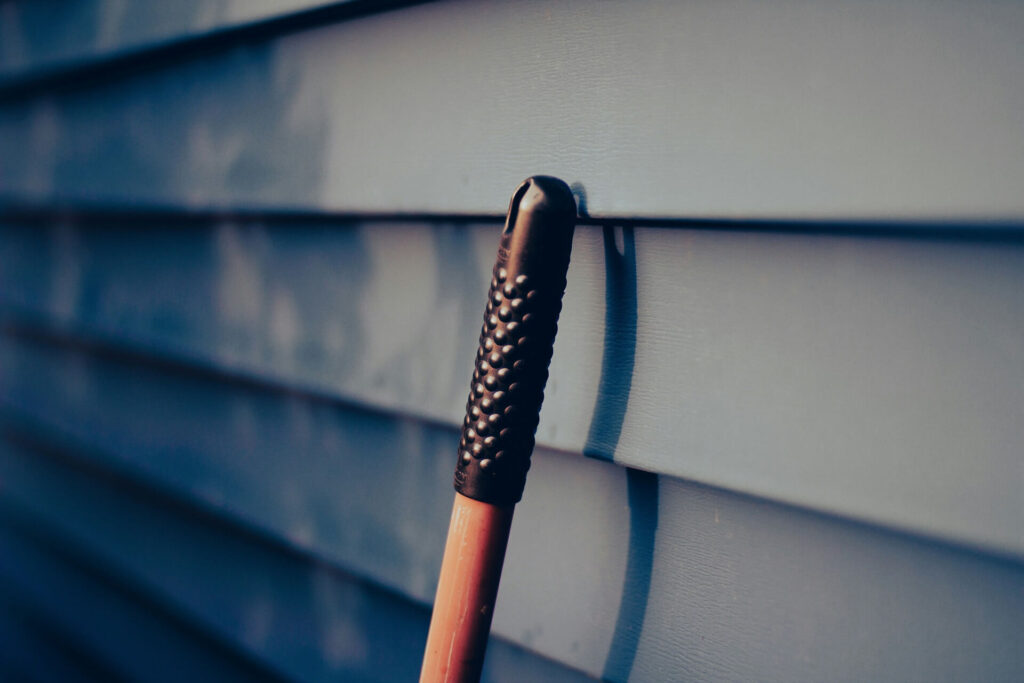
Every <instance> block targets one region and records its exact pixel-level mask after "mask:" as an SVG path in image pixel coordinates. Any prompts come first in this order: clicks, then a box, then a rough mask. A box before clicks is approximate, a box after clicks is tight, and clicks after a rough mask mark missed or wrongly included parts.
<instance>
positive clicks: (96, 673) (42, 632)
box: [0, 522, 124, 683]
mask: <svg viewBox="0 0 1024 683" xmlns="http://www.w3.org/2000/svg"><path fill="white" fill-rule="evenodd" d="M0 523H2V522H0ZM0 678H3V680H10V681H26V682H27V683H120V681H123V680H124V679H123V678H121V677H120V676H119V675H118V674H117V673H115V672H114V671H113V670H111V669H109V668H108V667H106V666H105V665H104V664H103V663H102V662H100V661H98V660H97V659H96V658H95V657H94V656H93V655H92V653H89V652H84V651H82V649H81V647H80V646H79V645H78V644H77V643H75V642H72V641H71V640H69V639H68V637H67V635H66V634H63V633H61V632H60V631H59V630H58V629H57V628H55V627H54V625H53V624H52V623H50V622H47V621H46V620H45V619H42V618H41V617H40V615H39V613H38V610H36V609H35V608H34V607H32V606H30V605H27V604H26V603H25V601H24V599H23V598H19V597H18V596H16V595H14V594H13V593H11V589H10V587H9V586H6V585H5V586H3V587H0Z"/></svg>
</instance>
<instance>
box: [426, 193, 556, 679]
mask: <svg viewBox="0 0 1024 683" xmlns="http://www.w3.org/2000/svg"><path fill="white" fill-rule="evenodd" d="M575 222H576V202H575V200H574V198H573V196H572V191H571V190H570V189H569V187H568V186H567V185H566V184H565V183H564V182H562V181H561V180H558V179H557V178H551V177H547V176H534V177H532V178H528V179H527V180H525V181H524V182H523V183H522V184H521V185H520V186H519V188H518V189H517V190H516V192H515V194H514V195H513V196H512V202H511V204H510V205H509V212H508V218H507V219H506V221H505V227H504V229H503V230H502V233H501V241H500V243H499V246H498V258H497V261H496V263H495V265H494V271H493V277H492V279H491V286H490V290H489V291H488V295H487V307H486V310H485V311H484V325H483V329H482V330H481V332H480V347H479V349H478V350H477V354H476V360H475V367H474V370H473V381H472V384H471V385H470V392H469V400H468V402H467V404H466V419H465V421H464V422H463V425H462V437H461V439H460V441H459V455H458V460H457V462H456V466H455V490H456V494H455V505H454V507H453V509H452V519H451V526H450V527H449V529H448V540H447V543H446V545H445V554H444V559H443V560H442V563H441V576H440V579H439V580H438V588H437V597H436V599H435V602H434V612H433V616H432V618H431V623H430V632H429V634H428V636H427V649H426V653H425V655H424V658H423V669H422V672H421V674H420V681H421V683H434V682H436V681H446V682H447V681H477V680H479V678H480V671H481V669H482V667H483V658H484V651H485V649H486V646H487V635H488V633H489V631H490V626H491V617H492V615H493V614H494V600H495V597H496V595H497V592H498V581H499V579H500V577H501V566H502V563H503V561H504V557H505V547H506V544H507V542H508V533H509V528H510V527H511V524H512V511H513V509H514V507H515V504H516V503H518V502H519V500H520V499H521V498H522V495H523V487H524V486H525V484H526V473H527V471H528V470H529V469H530V455H531V454H532V453H533V446H534V435H535V433H536V431H537V424H538V422H539V419H540V407H541V403H542V402H543V400H544V385H545V383H546V382H547V378H548V365H549V363H550V362H551V354H552V350H553V346H554V341H555V332H556V331H557V323H558V314H559V313H560V311H561V309H562V295H563V293H564V292H565V284H566V280H565V276H566V272H567V271H568V268H569V254H570V251H571V249H572V234H573V228H574V226H575Z"/></svg>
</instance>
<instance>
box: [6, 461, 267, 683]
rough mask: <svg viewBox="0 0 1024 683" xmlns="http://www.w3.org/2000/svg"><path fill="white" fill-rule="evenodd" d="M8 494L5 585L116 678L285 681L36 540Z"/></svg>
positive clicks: (135, 679)
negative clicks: (15, 514)
mask: <svg viewBox="0 0 1024 683" xmlns="http://www.w3.org/2000/svg"><path fill="white" fill-rule="evenodd" d="M4 448H5V449H6V446H4ZM9 469H10V468H9V467H5V470H6V471H9ZM15 481H16V480H15ZM7 498H8V496H7V495H6V491H5V494H4V496H3V502H2V503H0V504H2V505H4V510H3V515H2V517H0V520H2V521H0V558H2V559H0V577H2V579H3V582H4V586H5V590H10V591H12V592H14V593H16V594H17V595H18V596H19V597H20V599H21V600H22V601H23V603H24V604H26V606H28V607H29V608H30V609H32V610H33V611H34V613H35V614H37V615H39V617H40V618H42V619H45V620H49V621H51V622H53V623H55V624H56V625H57V628H58V629H59V630H60V631H62V632H63V633H65V634H67V635H68V637H70V638H73V639H74V640H75V641H76V642H77V643H78V644H79V646H80V647H81V648H82V649H85V650H87V651H88V652H90V653H91V655H92V656H93V657H95V658H96V659H98V660H99V661H101V662H103V664H104V666H105V667H106V668H107V669H108V670H110V671H112V672H113V673H114V677H113V680H115V681H116V680H125V681H128V680H131V681H168V682H170V681H181V680H186V679H187V680H198V679H201V678H204V677H205V678H210V679H216V680H223V681H280V680H283V679H282V678H280V677H279V676H276V675H273V674H272V673H271V672H269V671H266V670H264V669H262V668H261V667H259V666H256V665H254V663H253V662H249V661H246V660H245V659H244V658H242V657H240V656H239V654H238V653H236V652H233V651H231V650H230V649H226V648H224V646H223V645H222V644H221V643H218V642H216V641H215V640H211V639H209V638H207V637H204V635H205V634H203V633H202V632H197V631H196V630H194V629H192V628H189V625H187V624H184V623H182V621H181V620H180V619H174V618H169V617H168V615H166V614H163V613H162V612H161V610H159V609H156V608H155V606H154V605H153V604H152V603H148V601H146V600H145V599H144V598H142V596H140V595H138V594H135V593H132V592H129V591H125V590H124V589H123V588H122V587H120V586H118V585H117V582H116V581H110V580H104V578H103V577H100V576H97V575H96V574H95V572H90V571H82V569H81V568H79V567H75V566H74V565H73V564H72V563H69V562H68V558H67V557H66V556H65V557H61V556H59V555H55V554H54V553H53V552H52V551H48V550H47V549H46V548H45V547H40V546H39V545H38V544H36V543H33V542H32V541H31V540H29V539H28V538H26V534H25V530H24V529H23V528H22V529H19V528H18V526H17V525H12V521H13V520H12V515H11V512H12V511H11V510H10V509H9V507H8V505H9V504H8V503H7V500H6V499H7ZM48 503H49V504H51V505H58V504H59V503H55V502H53V501H52V500H51V501H48ZM28 524H29V525H31V522H29V523H28ZM21 526H24V524H22V525H21ZM30 528H31V527H30ZM128 643H130V646H129V647H126V644H128Z"/></svg>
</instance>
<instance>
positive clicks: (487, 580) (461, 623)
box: [420, 493, 514, 683]
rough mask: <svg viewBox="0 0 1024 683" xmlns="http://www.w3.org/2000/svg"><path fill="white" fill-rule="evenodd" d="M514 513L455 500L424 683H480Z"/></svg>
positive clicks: (422, 676)
mask: <svg viewBox="0 0 1024 683" xmlns="http://www.w3.org/2000/svg"><path fill="white" fill-rule="evenodd" d="M513 509H514V508H513V507H512V506H511V505H510V506H505V507H499V506H497V505H491V504H490V503H481V502H480V501H478V500H473V499H472V498H467V497H466V496H464V495H462V494H461V493H456V494H455V504H454V506H453V507H452V521H451V524H450V525H449V527H448V541H447V543H446V544H445V549H444V560H443V561H442V563H441V577H440V579H439V580H438V584H437V598H436V600H435V604H436V605H439V606H442V605H443V606H444V608H443V609H436V610H435V613H434V618H433V619H432V620H431V622H430V633H429V634H428V635H427V650H426V654H425V655H424V657H423V671H422V673H421V674H420V681H421V682H422V683H437V682H440V681H444V682H445V683H448V682H454V681H459V682H461V681H476V680H479V678H480V671H481V669H482V668H483V665H484V652H485V651H486V648H487V637H488V634H489V633H490V629H491V617H492V616H493V615H494V600H495V598H496V597H497V595H498V581H499V579H500V578H501V565H502V563H503V562H504V560H505V546H506V545H507V543H508V534H509V529H510V528H511V526H512V511H513Z"/></svg>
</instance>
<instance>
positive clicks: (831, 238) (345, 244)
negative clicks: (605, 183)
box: [0, 221, 1024, 556]
mask: <svg viewBox="0 0 1024 683" xmlns="http://www.w3.org/2000/svg"><path fill="white" fill-rule="evenodd" d="M496 231H497V227H496V226H494V225H490V226H489V225H469V224H460V225H445V224H428V223H386V222H385V223H374V222H367V223H346V222H340V223H332V224H324V225H310V224H292V223H287V222H285V223H280V224H251V223H236V222H230V221H229V222H224V223H221V224H216V225H213V226H210V227H208V228H204V227H200V228H190V229H183V228H182V226H181V225H176V224H174V222H173V221H169V222H166V223H159V222H155V223H145V224H139V225H118V226H103V225H100V226H92V227H85V228H83V227H75V226H74V225H71V224H64V225H59V226H56V227H52V228H40V227H17V226H14V225H10V224H8V225H7V227H6V229H4V230H3V231H0V254H2V263H3V267H2V268H0V311H3V312H6V315H8V316H15V318H16V319H19V320H22V323H18V324H19V325H21V324H24V321H26V320H27V321H31V322H32V324H33V325H42V326H43V328H44V329H45V328H50V329H54V328H58V329H67V330H69V331H72V332H75V333H76V334H79V335H83V336H84V338H85V339H89V338H92V339H96V340H99V341H100V342H101V343H104V344H106V343H109V344H113V345H114V346H116V347H118V348H124V349H134V350H136V351H138V352H141V353H144V354H152V355H155V356H157V357H163V358H168V359H181V360H184V361H187V362H188V363H195V364H197V365H198V366H201V367H205V368H210V369H215V370H217V371H219V372H226V373H228V374H230V375H232V376H235V377H242V378H251V379H253V380H256V381H261V382H268V383H270V384H275V385H279V386H283V387H286V388H289V389H293V390H298V391H302V392H307V393H310V394H314V395H319V396H323V397H326V398H332V399H341V400H344V401H347V402H349V403H351V404H354V405H366V406H372V407H375V408H379V409H383V410H386V411H390V412H393V413H398V414H402V415H409V416H412V417H416V418H423V419H426V420H427V421H428V422H432V423H436V424H439V425H449V426H451V427H454V426H456V425H458V424H459V421H460V420H461V419H462V414H463V413H462V411H463V410H464V408H463V405H464V401H465V394H466V390H467V386H468V379H469V374H470V369H471V368H470V365H469V363H470V362H471V358H472V356H473V352H474V350H475V343H476V336H477V331H478V327H479V324H480V317H479V316H480V311H481V309H482V301H483V294H484V292H485V291H486V287H487V277H488V273H489V269H490V265H491V263H492V259H493V250H494V243H495V237H496ZM613 232H614V231H605V232H604V233H603V232H602V231H601V230H600V229H595V228H580V229H579V230H578V231H577V236H576V240H575V245H574V256H573V264H572V266H571V269H570V273H569V285H568V290H567V293H566V302H565V308H564V313H563V316H562V321H561V329H560V333H559V338H558V341H557V343H556V346H555V355H554V360H553V362H552V367H551V380H550V383H549V386H548V390H547V392H546V395H547V400H546V403H545V407H544V411H543V413H542V420H541V425H540V429H539V432H538V439H539V441H540V443H542V444H543V445H545V446H546V447H548V448H552V449H556V450H563V451H568V452H573V453H581V452H584V453H587V454H588V455H591V456H595V457H599V458H605V459H612V458H614V460H615V461H616V462H618V463H620V464H624V465H629V466H634V467H640V468H642V469H645V470H650V471H656V472H661V473H667V474H671V475H673V476H678V477H683V478H687V479H691V480H696V481H699V482H704V483H708V484H713V485H716V486H721V487H725V488H729V489H732V490H737V491H742V492H746V493H750V494H754V495H758V496H762V497H766V498H770V499H773V500H779V501H784V502H788V503H794V504H799V505H803V506H808V507H811V508H815V509H819V510H824V511H828V512H832V513H835V514H841V515H844V516H849V517H853V518H856V519H860V520H868V521H872V522H876V523H881V524H886V525H891V526H896V527H899V528H903V529H908V530H913V531H915V532H918V533H926V534H930V535H935V536H938V537H941V538H944V539H950V540H955V541H957V542H961V543H967V544H970V545H976V546H981V547H986V548H989V549H990V550H995V551H997V552H1001V553H1010V554H1014V555H1017V556H1020V555H1021V554H1022V552H1024V532H1022V528H1024V526H1022V524H1021V510H1022V509H1024V492H1022V489H1021V487H1020V486H1018V485H1017V483H1016V482H1018V481H1019V458H1018V454H1019V444H1020V443H1022V442H1024V426H1022V425H1024V419H1022V417H1024V416H1022V414H1021V406H1022V405H1024V389H1022V387H1024V376H1022V372H1024V370H1022V369H1024V345H1022V344H1021V343H1020V340H1021V339H1022V338H1024V330H1022V324H1024V323H1022V321H1024V303H1022V302H1021V299H1020V297H1018V296H1016V294H1015V293H1016V292H1018V291H1021V287H1024V281H1022V280H1024V245H1022V244H1021V243H1020V242H1019V241H1016V240H1014V239H1008V240H1002V241H999V240H986V241H971V240H965V239H959V238H957V239H951V238H944V237H940V236H934V235H933V236H928V235H919V236H917V237H915V238H913V239H910V238H905V237H880V236H877V235H876V236H864V235H862V236H857V235H827V234H797V233H791V234H787V233H765V232H756V231H741V230H737V231H706V230H705V231H702V230H689V229H672V230H667V229H658V228H637V229H635V230H633V231H631V232H628V233H626V235H627V237H629V241H628V249H627V248H626V246H622V247H621V248H622V249H624V250H625V251H626V253H627V254H628V257H627V256H623V255H621V254H620V252H619V251H618V249H619V247H615V246H614V244H613V242H614V239H619V240H620V241H621V240H622V239H624V238H623V236H622V235H621V234H620V235H619V237H618V238H616V237H615V235H614V234H613ZM630 236H631V237H630ZM634 262H635V263H634ZM633 268H635V278H636V281H635V284H634V283H633V282H632V278H631V277H627V275H626V274H627V273H632V272H634V271H633V270H632V269H633ZM607 273H612V276H611V279H609V278H608V277H607V276H606V274H607ZM633 287H635V290H633ZM630 301H633V302H635V303H634V304H633V306H632V307H631V305H630V303H629V302H630ZM608 302H612V303H611V307H610V308H609V303H608ZM28 343H30V342H28V341H24V342H19V344H18V345H16V348H15V350H13V351H11V353H16V354H26V353H31V354H37V356H38V359H37V360H34V361H31V362H32V363H35V364H38V365H39V368H40V369H39V370H38V372H40V373H43V376H48V377H50V378H51V379H50V381H51V382H52V383H53V385H54V387H57V388H56V390H55V391H56V392H57V394H56V395H60V394H61V393H66V390H65V388H64V387H63V386H62V385H63V384H64V383H65V380H64V379H62V377H61V375H60V374H59V372H57V371H56V370H55V369H53V368H48V367H47V365H46V364H47V363H48V362H49V361H47V360H46V358H47V356H46V354H45V353H44V352H43V351H31V352H29V351H28V350H26V349H23V348H22V347H23V346H24V345H25V344H28ZM634 345H635V349H634V348H633V346H634ZM39 354H42V355H39ZM13 357H20V355H17V356H12V358H13ZM24 362H26V363H28V362H30V361H28V360H26V361H24ZM11 363H13V361H8V365H10V364H11ZM14 365H15V367H16V366H17V363H14ZM423 368H430V372H424V371H423ZM24 377H25V379H24V386H25V387H31V386H34V384H33V382H34V376H33V375H31V374H28V375H25V376H24ZM602 382H604V384H602ZM7 384H8V386H9V389H10V391H15V392H17V391H21V389H18V388H17V384H12V383H11V381H8V383H7ZM26 390H28V389H26ZM12 396H16V394H14V395H12ZM48 397H49V394H43V399H45V400H50V399H49V398H48ZM12 400H13V399H12ZM19 400H20V399H19ZM41 400H42V399H41ZM44 405H45V404H44ZM125 409H126V410H129V411H130V410H132V409H133V408H132V406H130V405H129V406H126V408H125ZM186 424H187V420H186V421H185V422H183V423H182V425H186ZM182 428H183V429H186V427H184V426H183V427H182ZM167 438H168V439H172V438H175V439H176V438H179V434H178V433H177V432H173V431H169V432H168V437H167ZM439 438H440V437H439ZM446 438H447V437H446ZM438 448H439V449H440V450H445V449H447V450H451V448H453V446H452V444H451V443H448V442H444V443H443V444H440V443H439V445H438ZM199 460H200V461H201V457H200V459H199ZM449 466H450V463H448V462H446V463H445V465H444V467H441V466H440V465H439V466H438V467H440V470H438V472H441V471H447V469H448V468H449ZM437 476H438V477H440V474H439V473H438V474H437ZM446 476H447V475H446Z"/></svg>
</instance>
